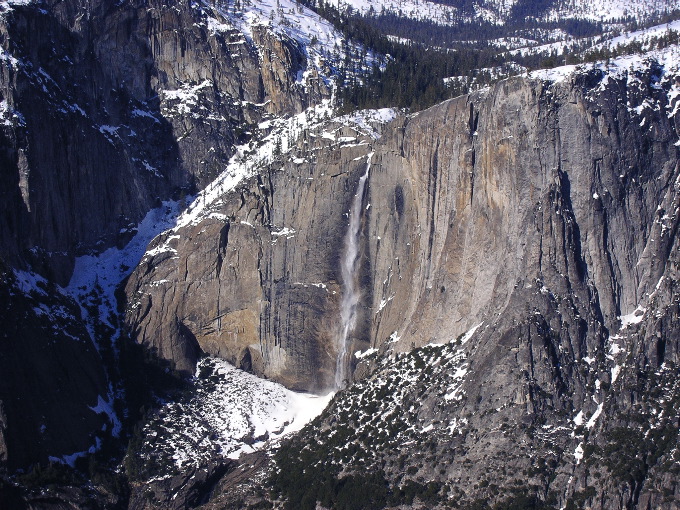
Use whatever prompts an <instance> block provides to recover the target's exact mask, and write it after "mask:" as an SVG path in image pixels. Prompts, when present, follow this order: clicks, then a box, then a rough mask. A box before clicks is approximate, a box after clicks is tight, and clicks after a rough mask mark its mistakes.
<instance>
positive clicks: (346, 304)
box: [335, 152, 373, 389]
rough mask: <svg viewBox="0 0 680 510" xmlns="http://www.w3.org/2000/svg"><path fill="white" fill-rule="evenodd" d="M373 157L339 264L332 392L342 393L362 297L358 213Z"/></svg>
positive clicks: (360, 187)
mask: <svg viewBox="0 0 680 510" xmlns="http://www.w3.org/2000/svg"><path fill="white" fill-rule="evenodd" d="M372 157H373V153H372V152H371V153H370V154H368V161H367V162H366V171H365V172H364V174H363V175H362V176H361V178H360V179H359V185H358V186H357V192H356V194H355V195H354V200H353V201H352V207H351V208H350V211H349V228H348V229H347V234H345V242H344V250H343V256H342V259H341V262H340V270H341V277H342V285H343V287H342V299H341V301H340V330H339V334H338V337H337V347H338V357H337V361H336V365H335V388H336V389H342V388H344V387H345V385H346V383H347V369H348V366H347V365H348V361H349V359H348V355H347V354H348V349H349V344H350V333H351V332H352V330H353V329H354V326H355V325H356V316H357V305H358V304H359V298H360V297H361V289H360V288H358V285H357V273H358V271H359V245H360V234H361V212H362V208H361V205H362V201H363V196H364V188H365V187H366V181H367V180H368V172H369V170H370V169H371V158H372Z"/></svg>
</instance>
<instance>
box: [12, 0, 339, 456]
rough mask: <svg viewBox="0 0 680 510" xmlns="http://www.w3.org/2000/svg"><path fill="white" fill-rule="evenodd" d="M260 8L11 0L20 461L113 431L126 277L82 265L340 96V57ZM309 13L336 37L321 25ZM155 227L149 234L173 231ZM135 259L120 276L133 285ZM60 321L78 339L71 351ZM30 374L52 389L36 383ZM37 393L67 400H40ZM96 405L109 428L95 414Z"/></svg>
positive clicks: (15, 446) (65, 450)
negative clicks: (277, 124) (261, 128)
mask: <svg viewBox="0 0 680 510" xmlns="http://www.w3.org/2000/svg"><path fill="white" fill-rule="evenodd" d="M249 14H250V15H252V17H247V16H245V15H244V13H242V12H236V10H235V9H234V8H233V6H232V9H231V10H229V9H228V8H227V6H225V5H222V4H219V3H217V4H210V5H208V4H205V5H203V4H199V3H194V2H188V3H186V2H171V3H168V2H146V1H140V2H122V3H121V2H119V3H115V4H113V3H110V2H89V1H88V2H80V1H75V0H74V1H67V2H61V1H55V2H51V1H46V2H19V1H17V2H4V3H3V4H2V5H1V6H0V161H1V163H0V168H1V169H2V181H1V184H0V186H1V193H2V197H3V198H2V200H1V201H0V209H1V214H0V217H1V218H2V219H1V221H0V239H1V240H2V242H1V244H0V260H1V261H2V271H3V278H2V289H3V291H2V294H3V303H6V304H7V306H6V307H4V308H3V310H4V311H3V319H2V324H3V330H5V331H6V332H7V333H6V334H5V338H6V340H5V341H4V342H3V345H2V347H0V349H1V350H2V356H1V360H2V361H1V363H2V365H1V366H2V368H0V373H2V377H1V378H0V379H1V384H0V388H1V389H0V401H2V402H3V405H2V408H3V410H4V412H3V413H0V415H1V416H2V417H3V418H2V420H0V423H2V424H3V426H2V430H3V434H2V436H0V437H2V438H3V441H2V444H3V448H2V451H3V453H6V459H5V455H3V459H5V460H7V462H8V465H9V466H12V467H14V468H16V467H21V466H29V465H31V464H32V463H34V462H37V461H42V462H46V461H47V457H48V456H52V457H55V458H62V456H64V455H66V456H69V455H72V454H74V453H78V452H83V454H84V453H86V452H87V451H88V449H90V448H91V447H92V446H93V445H94V444H95V436H96V435H97V434H98V431H100V430H101V426H102V424H101V421H102V419H103V420H104V421H109V429H110V428H111V427H112V426H113V425H112V423H111V420H113V421H115V418H114V416H115V413H113V411H112V407H111V406H112V405H113V399H114V394H115V393H116V392H117V391H118V390H116V389H115V388H113V387H112V383H115V381H113V380H112V377H114V375H115V374H114V372H116V371H117V370H118V367H117V366H115V365H116V363H117V362H116V356H117V354H116V352H117V350H118V346H116V345H115V342H116V338H118V337H119V336H120V332H119V330H120V327H119V325H118V318H117V312H116V303H115V298H114V296H113V287H115V285H116V284H117V283H118V282H119V279H118V281H116V282H114V281H111V280H110V279H109V281H107V282H105V281H103V280H101V279H99V277H97V276H94V275H89V273H88V274H86V273H87V267H86V265H85V268H84V269H83V266H82V265H81V266H79V267H80V269H77V268H76V261H77V260H86V259H87V257H88V256H93V255H95V256H96V255H97V254H101V253H103V252H105V251H106V250H107V249H110V248H123V247H126V246H129V243H130V241H131V239H134V238H135V236H136V235H137V234H138V227H139V224H140V222H141V221H142V220H143V219H144V218H145V217H146V216H147V213H148V212H149V210H152V209H154V208H159V207H161V203H162V201H167V200H175V202H174V203H175V205H176V204H180V203H182V204H186V199H185V197H186V196H190V195H191V194H192V193H195V192H196V191H197V190H198V189H201V188H203V187H205V186H206V185H207V184H208V183H209V182H211V181H212V180H214V178H215V177H216V176H217V175H218V174H219V173H221V172H222V170H223V168H224V166H225V165H226V164H227V162H228V161H229V160H230V158H232V156H233V155H234V152H235V148H236V146H237V145H244V144H248V143H249V141H250V140H251V137H252V133H253V131H254V130H255V129H256V128H257V126H258V124H259V123H261V122H266V120H267V119H268V118H270V117H278V116H281V115H285V114H288V115H289V114H295V113H298V112H300V111H302V110H304V109H305V108H308V107H309V106H310V105H314V104H317V103H319V102H321V101H322V100H323V99H324V98H328V97H329V95H330V84H331V80H332V79H333V72H334V71H332V70H331V67H333V69H337V68H339V67H340V64H338V63H336V62H334V60H333V58H331V57H330V56H329V57H328V58H322V57H321V56H320V55H319V54H318V52H317V51H316V50H315V49H311V48H310V49H309V50H308V49H307V48H306V46H305V44H308V43H309V39H310V37H311V35H308V34H307V32H306V31H305V28H306V27H302V28H300V27H299V26H296V27H293V26H292V25H291V24H286V25H285V26H284V25H283V22H284V21H285V20H286V16H287V15H289V14H284V13H283V12H281V13H279V18H280V20H281V23H273V22H272V21H271V20H270V19H269V17H267V16H266V14H267V13H264V12H261V10H257V9H255V10H254V11H252V12H250V13H249ZM272 19H273V17H272ZM305 19H306V20H307V21H308V23H310V24H311V23H317V24H318V26H319V27H321V28H320V30H321V29H323V30H326V31H327V32H328V34H327V36H328V37H334V33H333V31H332V29H331V28H330V25H329V24H328V23H326V22H324V21H323V20H320V19H319V18H318V16H316V17H314V15H313V14H308V15H307V18H305ZM310 20H311V21H310ZM290 34H292V35H290ZM347 47H348V48H350V47H351V46H347ZM336 58H341V56H340V55H336ZM342 58H344V57H342ZM173 207H175V206H173ZM173 210H174V209H173ZM157 216H158V215H157ZM158 217H159V220H161V221H160V222H159V223H158V224H157V225H155V228H156V231H155V232H154V234H153V235H155V233H157V232H158V231H159V229H161V225H164V224H165V223H164V222H167V221H168V220H167V219H165V220H163V219H162V218H160V216H158ZM149 228H150V230H149V231H153V228H154V227H149ZM146 242H148V239H147V240H146ZM146 242H145V243H144V244H146ZM143 248H144V246H142V249H143ZM83 257H84V258H85V259H83ZM137 261H138V257H137V259H134V257H133V259H132V260H131V261H130V260H127V261H124V262H126V263H121V264H119V267H116V268H111V269H112V270H113V271H114V272H117V273H120V274H121V275H125V273H129V271H130V270H131V269H132V267H128V266H129V265H134V264H136V263H137ZM17 271H18V272H19V273H17ZM88 275H89V276H88ZM90 276H93V277H94V280H92V278H90V280H92V281H88V278H89V277H90ZM36 282H37V283H36ZM75 282H77V283H75ZM36 285H38V287H36ZM69 285H70V287H69ZM59 288H62V289H68V290H67V292H63V291H62V290H59ZM109 291H110V292H109ZM103 294H106V296H103ZM22 295H26V296H27V297H26V299H25V300H24V299H23V298H21V297H16V296H22ZM15 297H16V299H15ZM74 299H75V301H74ZM76 302H79V303H80V305H79V304H77V303H76ZM41 309H43V312H41V311H40V310H41ZM52 309H58V310H59V312H58V313H52V312H51V311H50V310H52ZM45 321H47V322H46V324H44V325H43V323H44V322H45ZM78 323H80V326H78V327H77V326H75V324H78ZM69 324H71V325H72V327H71V326H69ZM60 327H63V328H65V329H67V330H68V335H67V336H68V338H71V337H72V338H73V340H68V339H67V340H65V341H62V338H61V337H62V336H63V333H61V332H58V331H57V330H58V329H60ZM36 328H38V329H36ZM53 330H54V331H53ZM112 338H113V344H112ZM71 341H75V342H78V343H77V344H75V345H74V346H71V345H69V342H71ZM93 342H94V343H93ZM81 366H84V367H87V368H86V369H85V370H82V369H81V368H80V367H81ZM16 371H19V372H20V374H19V375H17V376H15V375H14V374H15V372H16ZM107 372H108V373H107ZM30 374H40V381H39V382H38V381H36V382H35V383H33V382H31V383H30V384H29V383H28V382H27V381H28V379H30V378H32V377H34V376H32V375H30ZM60 374H61V375H60ZM64 380H66V381H68V382H64ZM36 385H37V387H40V388H50V390H49V391H52V390H54V391H55V392H58V393H59V394H60V395H61V396H60V397H59V398H56V397H54V396H53V397H49V396H45V401H46V402H48V403H47V404H45V402H42V397H41V400H40V401H41V402H42V403H41V404H39V405H38V403H37V402H36V403H35V405H33V404H31V406H28V405H27V403H28V402H32V401H33V400H34V396H35V395H36V394H37V393H40V392H39V391H37V390H36V389H35V387H34V386H36ZM70 385H73V387H71V386H70ZM98 396H100V397H101V398H102V399H103V400H104V401H106V402H108V405H109V407H108V408H107V409H108V411H107V412H108V413H109V414H110V416H111V418H110V419H106V418H102V415H97V414H96V413H97V412H103V411H102V408H101V406H98ZM49 402H53V403H54V405H52V404H49ZM43 405H45V406H47V408H49V409H48V410H47V411H41V410H40V409H39V408H40V406H43ZM122 405H123V406H124V405H125V404H124V403H122ZM91 409H95V410H96V412H93V411H92V410H91ZM119 411H120V409H119ZM73 415H76V416H82V417H83V419H82V422H81V420H78V424H77V425H75V424H73V423H72V422H73V418H72V416H73ZM5 416H6V418H7V422H6V426H5ZM67 423H71V426H67V425H66V424H67ZM45 430H47V431H50V430H53V433H52V432H50V433H45V432H44V431H45ZM45 434H47V435H45ZM36 435H39V436H40V437H46V438H47V437H48V436H49V439H45V440H44V443H43V442H42V441H43V440H42V439H41V440H40V441H38V442H37V443H36V442H35V439H34V438H35V437H36ZM34 443H35V445H34V446H33V444H34ZM5 444H6V449H5V448H4V446H5ZM13 452H14V453H13ZM79 454H80V453H79Z"/></svg>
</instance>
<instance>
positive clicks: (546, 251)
mask: <svg viewBox="0 0 680 510" xmlns="http://www.w3.org/2000/svg"><path fill="white" fill-rule="evenodd" d="M600 73H601V72H600V71H592V72H591V73H584V74H580V75H577V76H576V78H574V81H573V82H571V83H569V84H566V83H565V84H556V85H550V84H544V83H542V82H540V81H533V82H532V81H527V80H520V79H517V80H510V81H506V82H503V83H502V84H499V85H498V86H496V87H494V88H493V89H491V90H487V91H484V92H480V93H477V94H473V95H471V96H469V97H464V98H459V99H456V100H452V101H449V102H447V103H445V104H443V105H441V106H438V107H435V108H433V109H430V110H428V111H426V112H423V113H420V114H417V115H415V116H412V117H407V118H402V119H400V120H397V121H395V122H394V123H393V124H392V125H391V126H390V129H388V130H387V132H386V134H385V135H384V137H383V138H382V139H381V140H380V141H379V142H378V143H377V144H376V145H375V146H374V147H373V149H371V148H370V147H369V146H368V145H366V146H363V147H361V146H359V147H352V148H351V150H350V149H349V148H347V149H341V150H336V151H335V152H334V153H331V154H318V153H315V152H314V146H313V145H310V146H309V148H308V149H307V151H308V153H307V154H309V153H311V154H314V156H313V157H312V158H311V159H310V160H309V162H307V161H305V162H303V163H300V164H297V163H293V162H292V161H293V160H296V161H297V158H298V156H297V155H295V154H294V153H290V154H289V155H288V158H289V161H288V162H287V163H286V164H284V165H278V166H275V167H271V168H269V169H268V170H266V171H265V172H264V173H262V174H261V177H259V178H258V179H259V180H255V179H253V180H252V181H250V182H249V183H248V184H247V185H245V186H243V187H241V189H240V190H239V191H238V192H237V193H232V194H228V195H226V196H225V197H224V198H223V199H222V202H221V204H220V206H219V208H216V209H214V210H215V211H218V212H219V214H221V215H222V216H221V217H220V218H217V217H216V216H213V217H208V218H206V219H204V220H203V223H198V224H196V225H193V226H192V227H191V229H192V230H190V231H188V232H187V234H188V235H187V234H184V233H179V232H173V233H172V234H167V235H173V236H176V235H178V234H180V236H179V240H178V241H174V242H176V243H177V244H172V245H167V246H171V247H172V250H176V251H177V256H178V258H173V257H170V256H168V255H167V254H165V255H158V256H156V255H154V257H153V259H152V258H151V257H146V258H145V259H144V263H143V264H142V266H141V267H140V268H139V269H138V270H137V271H136V273H135V276H134V277H133V278H132V279H131V280H130V282H129V283H128V294H129V295H131V296H134V298H133V300H132V303H133V308H132V309H133V312H132V313H131V314H129V315H128V316H129V319H130V322H131V323H132V324H133V327H134V328H136V329H137V330H138V333H139V335H140V336H139V338H140V339H141V341H143V342H145V343H149V344H150V345H156V346H157V347H158V348H159V350H160V351H161V352H163V356H166V357H169V358H171V359H173V360H175V361H176V362H177V363H178V364H179V365H180V366H182V367H183V368H187V367H190V366H191V365H192V363H193V358H192V357H189V358H187V359H184V358H182V356H181V355H180V356H175V355H173V354H172V353H171V351H172V349H175V347H172V345H173V344H172V342H175V341H174V340H168V339H171V338H181V337H182V333H181V331H182V328H180V327H178V326H176V325H175V324H177V321H173V320H169V319H168V317H167V314H168V313H170V314H171V315H172V316H173V317H175V316H176V317H181V318H182V320H184V326H186V327H187V328H188V330H189V331H191V334H192V335H193V337H195V338H196V339H197V343H198V346H199V347H200V348H201V349H202V350H204V351H205V352H209V353H211V354H216V355H221V356H225V355H226V357H227V358H228V359H230V360H231V361H233V362H234V363H236V364H239V365H242V366H245V367H253V369H254V370H255V371H256V372H258V373H261V374H264V375H266V376H268V377H274V378H277V379H279V380H281V381H284V382H286V383H287V384H292V385H293V386H295V387H307V388H319V387H323V384H321V383H320V382H319V381H322V380H324V379H325V378H326V376H314V377H321V378H320V379H317V380H315V381H313V380H312V379H310V377H311V376H310V375H308V374H311V373H312V372H308V371H307V369H306V368H304V367H305V366H306V362H303V361H302V360H304V359H307V358H309V359H310V360H313V364H315V365H316V366H317V368H318V367H319V366H320V367H328V368H325V369H322V370H321V372H322V373H323V372H324V371H328V370H331V368H330V366H331V363H332V360H333V358H334V356H335V355H336V352H337V351H336V346H335V345H334V343H333V342H334V338H335V336H334V335H336V333H335V332H334V328H337V326H336V325H334V323H333V321H337V318H338V312H337V306H338V297H337V296H338V293H339V292H340V291H341V285H342V282H341V281H340V278H339V273H338V271H339V258H340V257H341V256H342V255H341V254H342V242H343V241H342V240H343V238H344V236H345V231H346V226H345V225H344V221H343V220H342V218H343V214H346V212H347V211H348V210H349V205H350V202H351V200H350V198H351V193H352V192H353V191H354V190H355V188H356V182H357V180H358V177H359V175H360V174H361V173H363V170H364V169H365V165H366V158H365V155H366V154H367V153H368V152H369V151H371V150H372V151H374V152H375V154H374V156H373V158H372V162H371V168H370V174H369V181H368V187H367V192H366V196H365V197H364V200H363V201H364V206H363V210H364V212H363V218H364V221H363V224H362V225H363V227H362V234H361V235H362V252H361V261H362V262H361V269H360V275H359V277H360V279H361V289H362V296H361V301H360V303H361V306H360V318H359V321H358V323H357V327H356V328H355V329H354V331H353V337H354V338H355V339H356V342H355V343H354V344H353V346H352V352H354V351H356V350H358V349H361V348H366V347H367V346H368V342H369V341H370V343H371V345H372V346H373V347H381V346H383V345H385V344H386V343H387V342H390V345H391V346H392V347H395V348H397V349H398V350H409V349H411V348H412V347H414V346H421V345H425V344H428V343H432V342H445V341H449V340H451V339H455V338H457V337H459V336H460V335H462V334H463V333H465V332H466V331H468V330H470V329H471V328H472V327H473V326H475V325H477V324H480V323H482V322H484V323H485V325H484V327H485V330H495V331H497V332H501V333H502V332H504V331H507V330H510V329H512V328H513V327H514V326H515V322H516V321H517V320H518V319H519V318H518V316H517V314H520V315H523V314H525V313H526V312H527V310H529V309H530V308H531V306H536V307H537V310H540V311H541V312H542V313H543V312H545V313H546V314H550V315H553V314H557V315H558V316H564V317H568V318H569V320H566V319H565V320H560V324H562V323H564V325H563V326H560V327H559V328H558V329H560V330H561V329H564V333H563V334H564V335H565V342H566V343H565V345H563V346H562V347H563V349H565V350H566V351H565V352H569V353H570V355H571V356H576V357H578V358H581V357H584V356H588V355H589V354H592V352H593V351H594V350H595V349H598V348H599V349H602V348H603V347H602V343H603V341H604V339H606V332H607V331H610V330H611V331H616V330H617V329H618V327H619V325H620V323H619V320H618V317H619V316H621V315H625V314H626V313H629V312H632V311H633V310H634V309H635V307H636V306H638V304H640V302H641V299H643V297H644V295H645V294H646V293H649V291H650V289H651V288H653V286H654V285H656V283H657V281H658V280H659V278H660V276H661V275H662V271H663V269H664V263H662V262H659V260H665V258H666V256H665V255H663V253H661V254H660V255H656V256H651V255H650V253H651V252H650V250H651V249H652V247H651V246H648V243H649V242H650V241H649V239H650V236H651V233H650V232H651V229H652V228H653V226H654V225H655V222H656V221H657V220H658V218H657V216H658V213H657V207H658V206H659V204H661V202H662V201H663V200H664V196H666V195H667V194H668V193H669V183H671V182H672V179H673V176H674V175H675V174H674V172H676V154H675V152H676V150H675V147H674V146H673V144H672V142H673V141H674V139H675V138H674V137H675V136H676V135H675V131H674V125H673V124H672V122H671V121H669V120H668V118H667V117H666V116H665V115H662V114H659V113H658V112H659V111H661V112H663V111H664V110H665V107H666V101H667V100H666V95H665V92H664V91H663V90H658V89H656V88H655V85H654V83H652V82H650V80H653V76H654V74H653V73H654V71H653V69H652V70H651V71H650V72H649V74H647V75H645V76H643V77H641V78H640V79H639V80H638V81H637V82H633V83H632V85H631V84H629V85H627V86H626V87H627V88H624V96H622V97H621V96H620V95H618V94H621V93H620V92H618V91H616V89H615V87H619V86H621V81H620V80H619V81H611V82H609V85H607V86H604V85H603V86H600V85H599V84H600V80H602V78H603V76H602V74H600ZM598 86H600V89H598V88H597V87H598ZM667 86H669V84H667ZM643 89H644V90H643ZM650 97H651V98H652V100H653V101H656V102H657V103H658V105H659V106H658V108H656V109H653V110H643V114H642V117H639V116H638V114H636V113H635V111H636V110H635V108H636V107H637V106H639V104H640V103H641V102H642V101H643V98H650ZM619 99H620V100H619ZM641 118H645V122H646V124H645V127H644V129H642V128H640V127H639V126H638V125H639V124H640V121H641ZM305 142H306V141H305ZM301 143H302V142H301ZM641 146H644V150H639V147H641ZM303 156H304V153H303ZM303 159H304V158H303ZM303 159H300V161H303ZM304 179H306V180H308V181H309V182H305V181H304ZM339 190H342V192H340V193H339ZM312 204H313V205H312ZM211 210H212V209H211ZM338 222H340V225H338ZM251 225H252V227H251ZM277 229H278V231H279V233H280V234H282V233H284V232H285V233H286V235H280V236H279V237H278V238H277V237H274V236H275V235H276V233H277ZM189 232H191V233H189ZM199 233H200V234H201V235H204V234H208V236H206V237H207V238H208V240H207V242H206V243H205V246H206V252H207V253H210V254H211V255H209V256H207V257H204V256H202V255H200V256H199V255H198V253H206V252H204V250H203V249H202V248H201V246H202V245H203V243H198V242H197V241H196V239H197V236H198V234H199ZM284 238H285V241H284ZM651 238H653V237H651ZM185 239H186V241H185ZM189 241H190V242H191V244H190V245H185V244H184V243H185V242H189ZM164 242H166V241H164V240H162V239H161V240H158V241H157V243H158V244H162V243H164ZM655 242H656V241H655ZM230 245H231V246H232V247H231V248H229V246H230ZM189 246H190V248H189ZM225 247H226V251H224V250H225ZM665 249H667V248H665ZM151 251H152V252H155V251H157V250H154V249H152V250H151ZM197 251H198V253H197ZM662 251H663V250H662ZM245 253H250V254H253V255H254V256H253V257H245V256H244V254H245ZM301 253H303V254H304V255H300V254H301ZM664 253H665V252H664ZM234 257H238V261H236V259H235V258H234ZM225 261H227V264H229V266H227V267H229V268H230V270H229V271H228V272H225V271H224V268H225V266H224V263H225ZM169 266H172V267H173V269H172V271H173V273H172V274H171V276H169V277H168V274H169V273H168V272H167V271H168V267H169ZM231 268H233V269H231ZM301 270H304V272H303V273H301V272H300V271H301ZM178 272H179V278H178ZM182 273H183V274H182ZM185 275H186V276H185ZM192 275H195V276H192ZM208 275H209V276H208ZM185 278H186V279H187V280H192V281H193V282H194V283H193V284H191V285H199V284H200V285H201V286H203V287H205V286H206V285H210V287H211V288H212V290H207V289H206V290H205V292H206V294H205V295H206V296H208V297H207V299H208V301H207V302H205V301H203V298H202V297H198V294H199V293H195V292H193V291H192V290H191V288H192V287H191V286H189V287H183V290H182V291H181V292H180V293H179V295H183V294H186V292H187V291H188V292H190V294H191V295H196V296H197V297H196V304H195V305H193V304H188V305H187V304H186V301H187V300H182V299H181V298H179V301H177V298H171V299H170V301H169V302H168V299H167V298H166V297H165V296H166V294H165V293H166V292H170V293H172V295H174V296H177V294H176V290H175V288H176V285H177V284H178V282H184V281H185ZM155 281H156V282H157V281H161V282H163V283H162V284H155V283H154V282H155ZM199 282H200V283H199ZM207 282H210V283H209V284H207ZM315 284H316V287H314V285H315ZM155 285H157V286H159V287H163V288H164V286H167V289H168V290H167V291H166V290H160V289H156V288H155V287H154V286H155ZM181 285H182V286H184V285H186V283H181ZM218 288H219V289H220V290H219V293H218V290H217V289H218ZM329 293H330V295H328V294H329ZM333 293H335V294H333ZM537 293H538V295H539V296H542V298H541V299H539V300H538V301H541V304H540V306H539V305H538V304H536V305H533V301H536V298H530V297H529V296H533V295H534V294H537ZM200 294H201V295H203V293H200ZM218 295H219V296H220V298H219V299H217V296H218ZM224 296H228V297H227V298H226V299H228V300H230V301H225V298H224ZM334 296H335V297H334ZM220 301H221V302H222V303H223V304H222V305H219V306H220V307H221V306H224V307H225V308H224V311H220V308H219V307H217V308H215V309H213V310H212V311H211V312H209V313H205V312H200V310H207V309H209V308H211V307H210V306H208V303H213V304H215V303H219V302H220ZM186 306H188V307H189V309H190V311H189V310H186V309H185V308H184V307H186ZM214 306H217V305H214ZM178 309H181V310H183V311H182V312H181V313H178V312H176V310H178ZM246 310H247V311H246ZM520 312H521V313H520ZM164 314H166V316H165V317H163V316H164ZM192 314H193V315H192ZM196 314H198V315H196ZM196 316H199V317H201V319H200V320H194V319H192V318H191V317H196ZM272 316H273V317H274V322H272ZM185 318H186V320H185ZM551 320H552V319H551ZM555 320H558V319H557V318H556V319H555ZM548 322H550V321H548ZM163 324H171V326H170V328H171V329H172V330H173V331H175V333H173V334H170V333H169V331H167V330H164V333H163V334H162V335H156V334H155V333H153V332H154V331H156V330H159V328H162V327H163V326H162V325H163ZM220 324H222V325H224V324H227V325H228V326H226V329H225V331H226V332H227V333H223V334H222V337H223V338H224V339H223V340H220V341H219V342H218V343H219V344H220V345H219V346H218V344H216V343H215V340H214V339H215V332H216V331H219V330H220V328H222V327H224V326H220ZM555 324H557V323H555ZM555 324H552V323H550V327H552V328H555V327H556V326H555ZM140 328H141V329H140ZM239 328H240V329H239ZM149 332H150V333H149ZM224 335H231V338H232V340H230V341H227V340H226V336H224ZM218 336H220V335H219V334H218ZM303 338H304V340H302V339H303ZM163 339H165V340H163ZM294 339H296V340H294ZM159 342H160V345H158V343H159ZM230 342H231V346H232V347H230V348H225V347H224V346H225V345H229V344H230ZM258 342H259V343H258ZM296 342H300V344H297V343H296ZM179 343H182V341H180V342H179ZM164 345H165V346H166V347H164ZM295 345H302V346H303V347H302V348H301V349H298V348H296V347H294V346H295ZM274 347H276V349H274V350H271V349H273V348H274ZM290 349H292V351H291V350H290ZM193 352H194V354H193V356H195V353H196V352H198V351H197V350H196V349H194V351H193ZM274 353H278V354H274ZM291 354H292V355H291ZM322 359H325V360H326V361H323V362H321V361H319V360H322ZM286 367H287V368H286ZM316 373H317V374H318V373H319V372H318V371H317V372H316ZM293 374H294V375H293ZM293 381H296V382H293Z"/></svg>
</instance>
